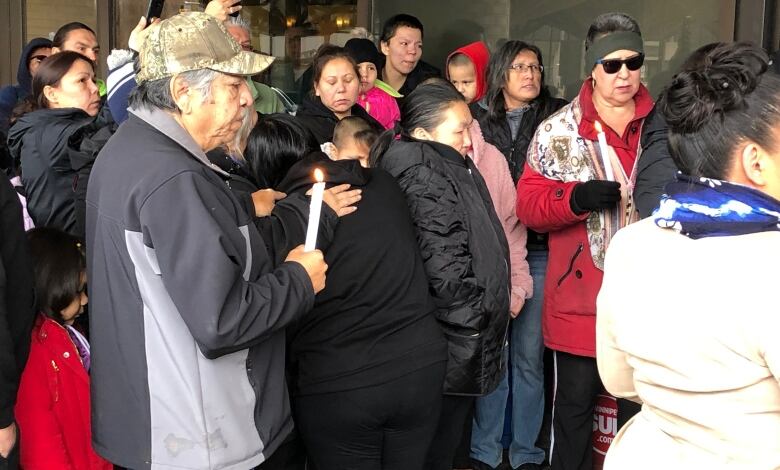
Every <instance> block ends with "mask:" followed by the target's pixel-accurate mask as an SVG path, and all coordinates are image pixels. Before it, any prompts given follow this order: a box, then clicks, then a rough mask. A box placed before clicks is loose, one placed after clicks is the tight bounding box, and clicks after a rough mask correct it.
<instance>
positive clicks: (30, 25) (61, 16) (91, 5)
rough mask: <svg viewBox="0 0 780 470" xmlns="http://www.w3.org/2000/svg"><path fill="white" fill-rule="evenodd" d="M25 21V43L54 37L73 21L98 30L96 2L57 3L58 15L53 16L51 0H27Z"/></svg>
mask: <svg viewBox="0 0 780 470" xmlns="http://www.w3.org/2000/svg"><path fill="white" fill-rule="evenodd" d="M25 19H26V24H27V27H26V29H25V33H26V34H25V41H29V40H30V39H32V38H38V37H41V38H48V37H50V35H52V36H53V35H54V33H55V32H56V31H57V30H58V29H59V28H60V26H62V25H63V24H65V23H70V22H71V21H79V22H81V23H84V24H85V25H87V26H89V27H90V28H92V29H94V30H95V31H97V30H98V27H97V22H98V21H97V5H96V4H95V0H69V1H67V2H57V6H56V14H52V2H51V1H50V0H26V1H25Z"/></svg>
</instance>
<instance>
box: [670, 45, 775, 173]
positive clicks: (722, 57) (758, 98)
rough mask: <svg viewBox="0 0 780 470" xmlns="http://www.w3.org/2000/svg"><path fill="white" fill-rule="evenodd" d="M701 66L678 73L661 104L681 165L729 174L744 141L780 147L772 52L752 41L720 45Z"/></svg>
mask: <svg viewBox="0 0 780 470" xmlns="http://www.w3.org/2000/svg"><path fill="white" fill-rule="evenodd" d="M699 65H700V67H698V68H695V69H689V70H684V71H682V72H680V73H679V74H677V75H676V76H675V77H674V80H673V81H672V83H671V84H670V85H669V86H668V87H667V88H666V89H665V90H664V92H663V93H662V95H661V99H660V100H659V103H658V108H659V110H660V111H661V113H662V114H663V116H664V117H665V118H666V122H667V124H668V125H669V150H670V151H671V154H672V158H673V159H674V161H675V163H676V164H677V166H678V168H680V169H681V170H682V171H683V172H685V173H687V174H690V175H692V176H696V177H707V178H716V179H725V177H726V174H727V173H728V169H729V168H730V166H731V164H732V161H731V160H732V158H731V155H732V153H733V151H734V149H735V147H736V146H738V145H739V144H740V143H741V142H744V141H752V142H755V143H757V144H759V145H760V146H762V147H764V148H766V149H778V147H780V142H777V138H776V137H775V132H774V130H775V129H776V128H777V126H778V125H780V77H778V76H777V75H774V74H772V73H765V72H766V70H767V68H768V66H769V57H768V56H767V54H766V52H764V50H763V49H761V48H759V47H757V46H755V45H754V44H751V43H747V42H741V43H729V44H721V45H717V46H716V47H714V48H713V49H711V50H710V51H709V52H707V53H706V54H705V55H704V57H703V58H702V59H701V61H700V63H699Z"/></svg>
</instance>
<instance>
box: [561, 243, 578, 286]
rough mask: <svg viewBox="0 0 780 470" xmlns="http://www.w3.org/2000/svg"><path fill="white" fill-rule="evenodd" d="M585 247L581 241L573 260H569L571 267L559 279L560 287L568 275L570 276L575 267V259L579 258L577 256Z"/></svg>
mask: <svg viewBox="0 0 780 470" xmlns="http://www.w3.org/2000/svg"><path fill="white" fill-rule="evenodd" d="M583 248H584V247H583V245H582V243H580V244H579V246H577V251H575V252H574V255H573V256H572V257H571V260H569V269H567V270H566V272H565V273H563V276H561V278H560V279H558V287H561V284H562V283H563V281H564V280H565V279H566V278H567V277H569V274H571V271H572V270H573V269H574V261H575V260H576V259H577V257H578V256H579V255H580V253H582V250H583Z"/></svg>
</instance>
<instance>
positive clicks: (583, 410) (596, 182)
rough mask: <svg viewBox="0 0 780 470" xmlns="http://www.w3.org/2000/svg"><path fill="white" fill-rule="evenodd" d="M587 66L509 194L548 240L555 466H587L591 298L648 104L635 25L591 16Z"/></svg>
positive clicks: (628, 218)
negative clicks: (585, 75) (513, 194)
mask: <svg viewBox="0 0 780 470" xmlns="http://www.w3.org/2000/svg"><path fill="white" fill-rule="evenodd" d="M585 59H586V61H587V62H586V65H587V69H588V70H589V71H590V77H588V79H587V80H585V82H584V83H583V85H582V88H581V89H580V92H579V95H577V96H576V97H575V98H574V100H573V101H572V102H571V103H570V104H569V105H567V106H565V107H563V108H561V109H560V110H559V111H558V112H557V113H555V114H553V115H552V116H550V117H549V118H548V119H546V120H545V121H543V122H542V123H541V124H540V125H539V127H538V129H537V130H536V133H535V135H534V138H533V140H532V142H531V144H530V146H529V147H528V157H527V160H526V167H525V170H524V171H523V174H522V177H521V178H520V181H519V183H518V194H517V215H518V217H519V219H520V221H521V222H522V223H523V224H525V225H526V226H527V227H528V228H529V229H531V230H534V231H537V232H543V233H544V232H546V233H549V239H548V246H549V261H548V265H547V274H546V279H545V287H544V307H543V313H542V315H543V320H542V327H543V335H544V342H545V345H546V346H547V347H548V348H550V349H552V350H553V351H554V361H555V395H554V398H553V410H554V411H553V436H552V438H553V440H552V442H553V444H552V446H551V447H552V448H551V450H550V456H551V457H550V460H551V466H552V468H553V469H588V470H590V468H591V464H592V453H593V451H592V442H591V433H592V430H593V428H592V427H593V411H594V408H595V404H596V400H597V397H598V394H599V393H600V392H601V391H602V389H603V386H602V384H601V380H600V379H599V374H598V369H597V367H596V335H595V328H596V294H598V291H599V288H600V287H601V280H602V277H603V274H604V273H603V269H604V253H605V251H606V249H607V245H608V244H609V241H610V239H611V238H612V236H613V235H614V234H615V232H616V231H617V230H618V229H619V228H621V227H623V226H625V225H627V224H628V223H630V222H633V221H634V220H636V219H637V215H636V210H635V209H634V204H633V201H632V199H631V197H632V196H631V192H632V191H631V189H632V184H633V183H632V182H633V181H634V174H633V173H634V167H635V165H634V163H635V161H636V159H637V153H638V150H637V149H638V148H639V136H640V135H641V128H642V122H643V120H644V118H645V116H647V114H648V112H650V110H651V109H652V107H653V101H652V99H651V98H650V95H649V93H648V91H647V89H646V88H645V87H644V86H643V85H642V84H641V82H640V68H641V67H642V63H643V61H644V55H643V47H642V37H641V33H640V30H639V25H638V24H637V23H636V21H635V20H634V19H633V18H631V17H629V16H627V15H625V14H623V13H605V14H603V15H601V16H599V17H598V18H596V20H595V21H594V22H593V24H592V25H591V26H590V29H589V30H588V35H587V37H586V40H585ZM597 123H598V124H597ZM597 126H601V129H602V130H603V132H604V136H603V141H605V142H604V145H600V144H599V141H598V140H599V136H598V134H599V132H598V128H597ZM602 148H603V151H602ZM605 162H606V165H609V170H607V167H606V165H605Z"/></svg>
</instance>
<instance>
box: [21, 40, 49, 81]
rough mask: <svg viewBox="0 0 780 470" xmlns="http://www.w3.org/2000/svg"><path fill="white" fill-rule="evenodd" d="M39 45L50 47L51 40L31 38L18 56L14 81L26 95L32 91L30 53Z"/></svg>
mask: <svg viewBox="0 0 780 470" xmlns="http://www.w3.org/2000/svg"><path fill="white" fill-rule="evenodd" d="M40 47H49V48H50V47H51V41H49V40H48V39H46V38H33V39H32V40H31V41H30V42H28V43H27V45H26V46H24V49H23V50H22V55H21V56H20V57H19V68H18V69H17V71H16V83H17V84H18V85H19V87H20V88H21V89H22V91H24V92H25V93H26V94H27V95H29V94H30V93H32V75H30V67H29V62H30V54H32V53H33V51H34V50H35V49H38V48H40Z"/></svg>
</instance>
